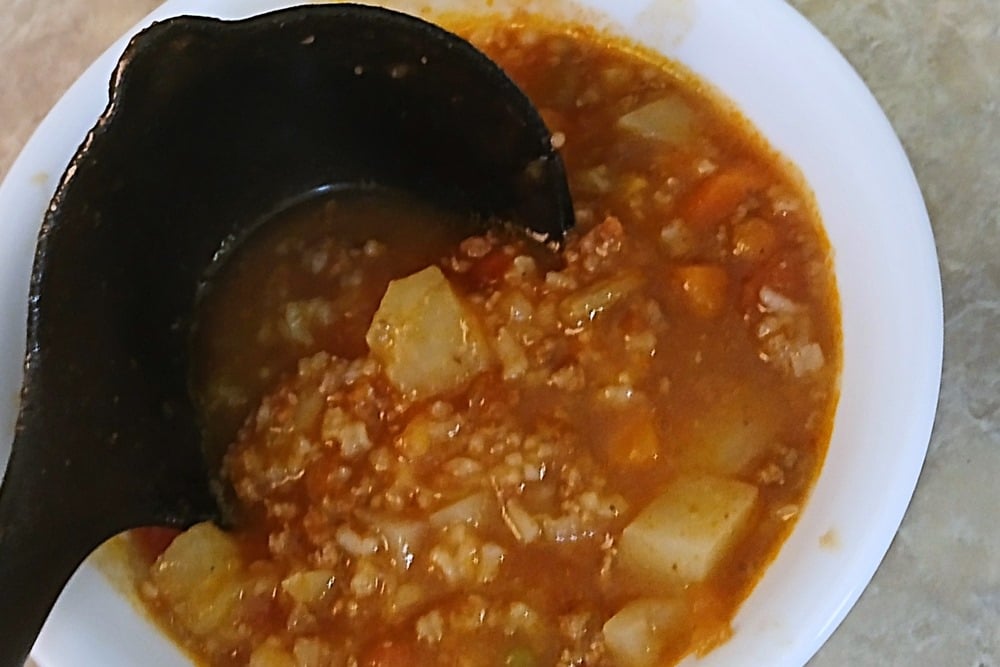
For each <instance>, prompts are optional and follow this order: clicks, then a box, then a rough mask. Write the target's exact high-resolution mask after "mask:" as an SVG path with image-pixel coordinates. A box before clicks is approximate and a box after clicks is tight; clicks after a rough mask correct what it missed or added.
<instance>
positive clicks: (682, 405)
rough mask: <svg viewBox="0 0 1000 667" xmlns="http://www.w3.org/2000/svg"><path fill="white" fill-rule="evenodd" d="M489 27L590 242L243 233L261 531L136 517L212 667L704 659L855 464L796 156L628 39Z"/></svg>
mask: <svg viewBox="0 0 1000 667" xmlns="http://www.w3.org/2000/svg"><path fill="white" fill-rule="evenodd" d="M464 32H465V34H466V35H467V36H468V37H469V38H470V39H471V40H472V41H473V42H474V43H475V44H476V45H477V46H479V47H480V48H481V49H483V50H484V51H485V52H486V53H487V54H488V55H490V56H491V57H492V58H493V59H495V60H496V62H498V63H499V64H500V65H501V66H502V67H503V68H504V69H505V70H506V71H507V72H508V73H509V75H510V76H511V77H512V78H513V79H514V80H515V81H516V82H517V83H518V84H519V85H520V86H521V87H522V88H523V89H524V90H525V92H526V93H527V94H528V95H529V97H531V98H532V100H533V101H534V102H535V103H536V105H537V106H538V107H539V108H540V110H541V113H542V115H543V117H544V118H545V120H546V122H547V124H548V126H549V128H550V129H551V130H552V132H553V135H554V138H553V141H554V142H555V145H556V146H557V147H558V148H560V150H561V153H562V155H563V158H564V160H565V162H566V165H567V169H568V173H569V178H570V185H571V190H572V193H573V198H574V203H575V208H576V218H577V227H576V228H575V229H574V230H573V231H572V232H571V233H570V234H569V236H568V238H567V240H566V242H565V244H564V246H563V247H562V248H561V249H560V250H559V252H558V253H556V254H552V253H551V252H550V251H549V250H548V249H546V248H544V247H541V246H539V245H538V244H536V243H534V242H532V241H530V240H528V239H526V238H523V237H521V236H519V235H518V234H517V233H515V232H512V231H506V230H503V229H500V228H498V229H496V230H493V231H490V232H487V233H483V234H481V235H477V236H472V237H466V236H464V234H467V233H468V232H467V230H468V227H467V226H463V224H462V221H460V220H455V219H453V218H451V217H449V216H446V215H442V214H441V213H440V212H436V211H432V210H428V209H426V208H425V207H422V206H420V205H419V203H417V202H413V201H410V200H408V199H406V198H405V197H403V196H401V195H398V194H393V193H386V192H383V191H379V190H372V191H360V192H340V193H337V192H332V193H325V194H318V195H317V196H316V197H314V198H312V199H309V200H307V201H305V202H303V203H300V204H298V205H296V206H294V207H291V208H289V209H288V210H287V211H285V212H283V213H282V214H280V215H279V216H277V219H275V220H274V221H273V222H272V223H270V224H268V225H267V226H266V227H264V228H263V229H262V230H261V231H260V232H258V233H257V234H256V235H255V236H253V237H251V238H250V239H249V240H248V241H247V243H246V244H245V245H244V246H243V247H241V248H240V249H239V251H238V252H237V253H236V254H235V256H234V257H233V259H232V260H231V261H230V262H229V263H228V264H227V265H226V267H225V268H224V270H223V271H222V272H221V273H220V275H219V276H218V278H217V279H216V281H215V283H214V284H213V287H212V290H211V291H210V292H209V293H208V294H207V296H206V298H205V301H204V303H203V306H202V312H201V320H200V328H199V330H198V332H197V336H196V342H197V357H198V360H199V362H198V367H197V369H196V372H195V374H194V377H193V386H194V388H195V393H196V397H197V400H198V402H199V405H200V407H201V409H202V412H203V415H204V420H205V423H206V430H207V437H208V440H209V442H210V443H211V444H212V445H213V446H215V447H217V448H218V451H219V456H220V460H221V461H222V466H223V471H224V476H225V478H226V479H227V481H228V482H230V483H231V484H232V487H233V490H234V492H235V493H234V495H235V502H236V505H237V507H238V516H239V521H238V525H237V526H236V528H235V529H234V530H233V531H231V532H228V533H224V532H222V531H219V530H218V529H216V528H214V527H212V526H210V525H199V526H196V527H194V528H192V529H190V530H188V531H186V532H185V533H182V534H181V535H179V536H176V534H175V533H172V532H166V531H163V530H159V529H149V530H139V531H134V532H133V538H134V540H133V541H134V542H135V544H136V545H137V547H138V548H137V551H139V552H140V553H142V554H143V556H142V557H143V558H144V562H145V566H144V568H143V569H144V572H145V573H146V574H145V576H144V579H143V581H142V582H141V584H140V594H141V597H142V600H143V602H144V604H145V605H146V606H147V608H148V609H149V610H150V611H151V613H152V614H153V616H154V617H155V618H156V619H157V620H158V621H159V622H160V623H161V624H162V625H163V626H164V627H165V628H167V629H168V631H169V632H170V633H171V634H172V636H174V637H175V638H176V639H177V641H178V642H179V643H180V644H181V645H182V646H184V647H185V648H186V649H188V650H189V651H190V653H191V654H192V655H194V656H196V658H197V659H199V660H200V661H202V662H204V663H205V664H210V665H223V666H229V665H251V666H252V667H271V666H275V667H288V666H297V667H314V666H315V667H319V666H325V665H338V666H339V665H352V666H353V665H358V666H366V667H390V666H396V665H415V666H419V665H434V664H440V665H470V666H478V665H483V666H487V665H497V666H500V665H510V666H516V667H534V666H542V665H561V666H570V665H609V666H617V667H652V666H653V665H665V664H671V663H672V662H674V661H676V660H678V659H680V658H681V657H683V656H684V655H686V654H688V653H691V652H704V651H707V650H710V649H711V648H712V647H713V646H715V645H717V644H718V643H719V642H720V641H724V640H725V638H726V637H727V636H728V634H729V632H730V621H731V619H732V617H733V615H734V614H735V612H736V610H737V608H738V606H739V604H740V603H741V601H742V600H743V599H744V598H745V597H746V596H747V594H748V593H749V591H750V590H751V588H752V586H753V585H754V583H755V582H756V581H757V580H758V579H759V577H760V576H761V573H762V571H763V569H764V568H766V566H767V564H768V563H769V562H770V561H771V559H772V558H773V557H774V555H775V553H776V552H777V550H778V548H779V547H780V545H781V543H782V541H783V540H784V538H785V537H786V536H787V534H788V532H789V530H790V529H791V526H792V525H793V524H794V521H795V517H796V515H797V514H798V512H799V509H800V508H801V507H802V505H803V503H804V502H805V501H806V498H807V494H808V492H809V489H810V487H811V485H812V483H813V482H814V480H815V479H816V477H817V474H818V472H819V469H820V467H821V465H822V462H823V457H824V454H825V451H826V447H827V443H828V439H829V436H830V431H831V421H832V416H833V412H834V408H835V405H836V399H837V380H838V373H839V369H840V355H841V352H840V337H839V336H840V333H839V311H838V303H837V295H836V289H835V283H834V277H833V274H832V268H831V260H830V249H829V246H828V243H827V241H826V238H825V236H824V234H823V231H822V228H821V225H820V221H819V219H818V216H817V214H816V213H815V209H814V205H813V201H812V198H811V195H810V193H809V192H808V190H807V189H806V188H805V187H804V186H803V184H802V183H801V181H800V180H799V179H798V177H797V176H796V174H795V173H794V172H793V170H791V169H790V168H788V167H787V165H786V164H785V163H783V162H782V160H781V159H780V158H779V157H778V156H776V155H775V154H774V153H773V151H771V150H770V149H769V148H768V147H767V146H766V145H765V144H764V142H763V141H762V140H761V139H760V138H759V137H758V136H757V135H756V134H755V133H754V131H753V130H752V129H751V128H749V127H748V126H747V124H746V123H745V121H744V120H743V119H742V118H741V117H740V116H739V115H738V114H736V113H735V112H733V111H732V110H730V109H728V108H726V107H725V106H724V105H723V104H721V103H719V102H718V101H717V100H716V99H715V98H714V97H713V96H712V95H711V94H710V93H709V92H707V91H706V90H705V89H704V88H703V87H702V86H701V85H700V84H699V83H698V82H697V81H696V80H694V79H693V78H692V77H691V76H690V75H688V74H687V73H684V72H681V71H679V70H678V69H677V68H675V67H674V66H673V65H672V64H671V63H669V62H665V61H662V60H657V59H655V58H653V57H651V56H649V55H648V54H646V53H641V52H639V51H637V50H635V49H633V48H631V47H630V46H628V45H627V44H623V43H621V42H616V41H613V40H609V39H608V38H606V37H605V36H602V35H600V34H597V33H595V32H591V31H589V30H586V29H582V28H578V27H573V26H566V25H555V24H549V23H545V22H542V21H537V20H535V19H529V18H524V19H523V21H522V22H513V23H512V22H505V23H502V24H497V25H487V24H485V23H483V22H479V21H470V22H468V23H467V25H466V29H465V30H464ZM463 229H464V230H466V231H465V232H464V234H463ZM429 267H430V268H429ZM391 281H393V282H391ZM387 289H388V290H389V292H387ZM373 318H374V322H373ZM414 364H417V365H419V366H420V368H425V367H426V368H427V371H426V373H424V372H423V371H421V374H415V373H414V372H413V370H412V369H413V367H414ZM223 452H224V453H223Z"/></svg>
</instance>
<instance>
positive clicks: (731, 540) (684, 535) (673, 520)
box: [618, 476, 757, 583]
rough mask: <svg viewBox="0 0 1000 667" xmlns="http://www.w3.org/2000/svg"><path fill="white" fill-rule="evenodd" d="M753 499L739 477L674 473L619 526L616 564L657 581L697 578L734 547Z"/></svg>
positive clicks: (754, 490)
mask: <svg viewBox="0 0 1000 667" xmlns="http://www.w3.org/2000/svg"><path fill="white" fill-rule="evenodd" d="M756 500H757V487H755V486H753V485H751V484H747V483H745V482H741V481H738V480H733V479H726V478H723V477H714V476H699V477H682V478H679V479H677V480H675V481H674V482H673V483H671V484H670V485H669V487H668V488H667V489H666V491H664V492H663V494H662V495H660V497H659V498H657V499H656V500H654V501H653V502H652V503H650V505H649V506H647V507H646V508H645V509H644V510H643V511H642V512H640V513H639V515H638V516H637V517H636V518H635V519H634V520H633V521H632V523H630V524H629V525H628V526H626V527H625V530H624V531H622V537H621V540H620V542H619V549H618V555H619V557H620V559H621V563H622V565H623V566H624V567H626V568H628V569H630V570H633V571H635V572H636V573H637V574H639V575H640V576H649V577H652V578H653V579H654V580H657V581H661V582H662V581H667V582H669V581H677V582H680V583H691V582H698V581H702V580H703V579H705V577H707V576H708V575H709V574H710V573H711V571H712V570H713V569H714V568H715V566H716V565H717V564H718V563H719V562H720V561H721V560H722V559H723V558H724V557H725V556H726V555H727V554H728V553H729V552H730V550H731V549H732V547H733V546H735V544H736V542H737V541H738V540H739V538H740V536H741V535H742V533H743V531H744V529H745V528H746V526H747V522H748V520H749V519H750V517H751V515H752V513H753V509H754V505H755V504H756Z"/></svg>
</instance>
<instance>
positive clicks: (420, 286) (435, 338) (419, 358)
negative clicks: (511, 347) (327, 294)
mask: <svg viewBox="0 0 1000 667" xmlns="http://www.w3.org/2000/svg"><path fill="white" fill-rule="evenodd" d="M365 340H367V341H368V346H369V348H371V351H372V354H373V355H375V357H376V358H377V359H378V360H379V361H380V362H382V365H383V366H384V367H385V372H386V375H387V376H388V378H389V381H390V382H392V384H393V385H394V386H395V387H396V388H397V389H399V390H400V391H401V392H403V393H405V394H409V395H411V396H412V397H414V398H425V397H427V396H433V395H436V394H441V393H444V392H447V391H450V390H452V389H456V388H458V387H460V386H461V385H463V384H465V382H466V381H468V380H469V379H470V378H472V377H473V376H475V375H477V374H478V373H480V372H482V371H484V370H485V369H486V368H487V367H488V366H489V365H490V363H491V361H492V353H491V351H490V348H489V346H488V344H487V342H486V337H485V336H484V335H483V333H482V327H481V325H480V323H479V321H478V319H477V318H476V316H475V314H474V313H472V312H471V311H470V310H469V308H468V307H467V306H466V305H465V304H464V303H463V302H462V300H461V298H460V297H459V296H458V295H457V294H455V292H454V290H452V288H451V285H450V284H449V283H448V279H447V278H445V276H444V274H443V273H441V270H440V269H439V268H437V267H436V266H431V267H428V268H426V269H424V270H423V271H419V272H417V273H414V274H413V275H410V276H407V277H406V278H401V279H399V280H394V281H392V282H391V283H389V288H388V289H387V290H386V291H385V296H383V297H382V303H381V304H379V307H378V310H377V311H376V312H375V317H374V319H373V320H372V324H371V327H369V329H368V333H367V334H366V336H365Z"/></svg>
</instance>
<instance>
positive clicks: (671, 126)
mask: <svg viewBox="0 0 1000 667" xmlns="http://www.w3.org/2000/svg"><path fill="white" fill-rule="evenodd" d="M618 127H620V128H622V129H623V130H627V131H629V132H634V133H636V134H638V135H639V136H642V137H644V138H646V139H655V140H657V141H665V142H668V143H672V144H683V143H684V142H687V141H690V140H691V138H692V135H693V134H694V129H695V116H694V111H692V109H691V107H690V106H688V104H687V103H686V102H684V100H682V99H680V98H679V97H672V96H668V97H663V98H660V99H658V100H655V101H653V102H650V103H649V104H647V105H645V106H641V107H639V108H638V109H635V110H633V111H630V112H628V113H627V114H625V115H624V116H622V117H621V118H619V119H618Z"/></svg>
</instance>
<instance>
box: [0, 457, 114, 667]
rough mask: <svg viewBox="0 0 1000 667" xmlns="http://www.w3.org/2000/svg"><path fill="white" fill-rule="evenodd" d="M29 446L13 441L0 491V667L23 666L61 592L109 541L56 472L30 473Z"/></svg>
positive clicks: (40, 470)
mask: <svg viewBox="0 0 1000 667" xmlns="http://www.w3.org/2000/svg"><path fill="white" fill-rule="evenodd" d="M26 445H27V446H28V447H30V445H28V443H23V442H15V445H14V448H13V453H12V454H11V458H10V461H9V463H8V466H7V473H6V475H5V478H4V482H3V486H2V488H0V667H21V666H22V665H23V664H24V662H25V661H26V660H27V658H28V654H29V653H30V652H31V647H32V646H33V645H34V643H35V639H36V638H37V637H38V633H39V632H40V631H41V629H42V625H43V624H44V623H45V619H46V617H47V616H48V614H49V611H50V610H51V609H52V605H53V604H54V603H55V601H56V599H57V598H58V597H59V593H60V591H61V590H62V589H63V587H64V586H65V585H66V582H67V581H68V580H69V578H70V576H72V574H73V572H74V570H76V568H77V567H78V566H79V565H80V563H81V562H82V561H83V559H84V558H86V556H87V554H88V553H90V551H91V550H93V548H94V547H96V546H97V545H98V544H100V542H101V541H103V538H104V537H106V534H105V531H104V530H102V526H101V525H100V524H101V523H103V522H102V521H101V519H100V518H99V517H97V518H95V517H89V518H88V517H87V516H86V513H87V508H88V503H87V499H86V498H77V497H73V493H72V492H71V491H70V492H66V490H65V488H64V487H63V488H60V485H59V484H58V483H56V480H57V479H58V478H59V477H60V475H59V474H58V472H56V473H55V474H52V473H53V472H54V471H51V470H49V469H48V468H45V467H35V468H34V469H32V467H31V466H30V465H29V464H30V463H31V459H32V458H33V457H31V456H30V455H29V456H23V455H20V454H23V453H24V451H25V448H26Z"/></svg>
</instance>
